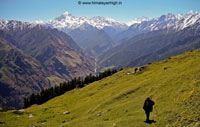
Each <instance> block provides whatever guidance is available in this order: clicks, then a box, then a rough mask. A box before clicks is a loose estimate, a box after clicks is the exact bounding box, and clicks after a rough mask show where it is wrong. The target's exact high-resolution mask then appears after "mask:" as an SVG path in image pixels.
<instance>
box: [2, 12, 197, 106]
mask: <svg viewBox="0 0 200 127" xmlns="http://www.w3.org/2000/svg"><path fill="white" fill-rule="evenodd" d="M0 44H1V45H0V53H1V54H0V101H1V102H2V103H0V106H11V107H21V106H22V105H23V103H22V101H23V97H24V96H27V95H30V94H31V93H35V92H39V91H41V90H42V89H45V88H49V87H50V86H54V85H57V84H59V83H60V82H62V81H64V80H69V79H71V78H73V77H79V76H85V75H87V74H89V73H97V72H98V71H100V70H102V69H104V68H108V67H116V68H119V67H127V66H140V65H144V64H147V63H151V62H155V61H158V60H161V59H164V58H167V57H170V56H173V55H175V54H179V53H182V52H185V51H187V50H193V49H197V48H200V13H197V12H189V13H187V14H178V15H174V14H167V15H162V16H160V17H158V18H153V19H150V18H146V17H141V18H137V19H134V20H132V21H130V22H128V23H127V24H125V23H120V22H118V21H115V20H113V19H111V18H105V17H92V18H88V17H76V16H73V15H72V14H70V13H68V12H65V13H64V14H62V15H61V16H59V17H57V18H55V19H53V20H51V21H47V22H33V23H29V22H21V21H15V20H10V21H7V20H0Z"/></svg>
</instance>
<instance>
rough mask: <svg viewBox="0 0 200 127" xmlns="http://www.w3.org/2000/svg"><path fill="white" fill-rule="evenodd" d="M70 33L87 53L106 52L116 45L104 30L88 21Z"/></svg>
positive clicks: (96, 54) (98, 53)
mask: <svg viewBox="0 0 200 127" xmlns="http://www.w3.org/2000/svg"><path fill="white" fill-rule="evenodd" d="M69 35H71V37H72V38H74V40H75V41H76V42H77V44H78V45H80V47H82V48H83V49H84V50H85V52H86V53H88V54H90V55H93V56H98V55H100V54H102V53H104V52H105V51H107V50H108V49H110V48H112V47H113V45H114V42H113V41H112V39H111V38H110V37H109V36H108V35H107V34H106V33H105V32H104V31H103V30H99V29H97V28H95V27H93V26H91V25H89V24H87V23H85V24H83V25H81V26H80V27H79V28H77V29H74V30H72V31H71V32H70V33H69Z"/></svg>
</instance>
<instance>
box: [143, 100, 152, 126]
mask: <svg viewBox="0 0 200 127" xmlns="http://www.w3.org/2000/svg"><path fill="white" fill-rule="evenodd" d="M154 104H155V103H154V101H152V100H151V99H150V98H149V97H148V98H146V100H145V101H144V106H143V109H144V111H145V114H146V122H147V123H149V122H150V120H149V116H150V112H152V111H153V105H154Z"/></svg>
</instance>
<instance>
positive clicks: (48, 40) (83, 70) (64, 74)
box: [0, 21, 94, 79]
mask: <svg viewBox="0 0 200 127" xmlns="http://www.w3.org/2000/svg"><path fill="white" fill-rule="evenodd" d="M3 23H4V24H5V25H4V26H5V27H0V28H1V29H2V30H3V32H4V33H6V36H5V35H3V34H2V35H1V36H4V38H5V39H7V40H11V39H12V41H10V42H11V43H12V44H13V45H15V46H16V47H17V48H19V49H21V50H22V51H24V53H26V54H28V55H30V56H32V57H34V58H36V59H37V60H38V61H39V62H40V63H41V64H42V65H43V66H44V67H45V68H46V69H47V70H48V73H50V74H53V75H56V76H58V77H59V78H64V79H70V78H72V77H75V76H83V75H85V74H88V73H92V72H93V70H94V68H93V61H92V59H91V58H89V57H87V56H86V55H84V54H83V52H82V50H81V49H80V48H79V46H78V45H77V44H76V43H75V42H74V41H73V40H72V39H71V37H70V36H68V35H67V34H65V33H64V32H61V31H58V30H56V29H52V28H49V27H45V26H43V25H37V24H30V23H23V22H20V21H4V22H3ZM3 23H2V24H3ZM2 26H3V25H2ZM30 26H31V27H30ZM8 35H9V36H8Z"/></svg>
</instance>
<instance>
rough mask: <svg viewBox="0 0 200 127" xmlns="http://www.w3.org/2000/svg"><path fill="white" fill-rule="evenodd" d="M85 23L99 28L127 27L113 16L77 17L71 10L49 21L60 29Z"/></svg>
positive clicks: (72, 27)
mask: <svg viewBox="0 0 200 127" xmlns="http://www.w3.org/2000/svg"><path fill="white" fill-rule="evenodd" d="M84 23H88V24H89V25H92V26H93V27H96V28H98V29H103V28H104V27H105V26H113V27H127V26H126V25H125V24H123V23H120V22H117V21H115V20H114V19H112V18H105V17H101V16H96V17H92V18H88V17H77V16H73V15H72V14H70V13H69V12H64V13H63V14H62V15H61V16H59V17H57V18H55V19H54V20H52V21H50V22H49V24H51V25H52V26H53V27H55V28H60V29H64V28H65V29H76V28H78V27H80V26H81V25H82V24H84Z"/></svg>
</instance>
